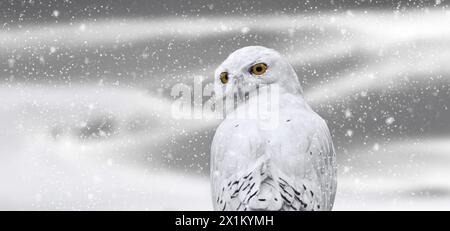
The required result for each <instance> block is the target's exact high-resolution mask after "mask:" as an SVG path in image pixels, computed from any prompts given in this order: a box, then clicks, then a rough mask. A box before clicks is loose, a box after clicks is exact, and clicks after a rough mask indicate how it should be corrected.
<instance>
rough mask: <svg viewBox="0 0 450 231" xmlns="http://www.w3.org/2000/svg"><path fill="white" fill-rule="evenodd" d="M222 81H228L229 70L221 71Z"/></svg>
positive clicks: (224, 82)
mask: <svg viewBox="0 0 450 231" xmlns="http://www.w3.org/2000/svg"><path fill="white" fill-rule="evenodd" d="M220 81H221V82H222V83H223V84H226V83H228V73H227V72H222V73H220Z"/></svg>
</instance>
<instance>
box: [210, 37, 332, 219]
mask: <svg viewBox="0 0 450 231" xmlns="http://www.w3.org/2000/svg"><path fill="white" fill-rule="evenodd" d="M214 84H215V87H216V95H218V96H220V97H225V96H227V95H231V94H234V93H235V92H236V93H237V95H240V96H243V95H244V96H247V97H244V99H245V100H243V101H242V102H239V103H238V104H237V106H235V108H234V110H231V111H228V110H227V113H226V118H225V120H224V121H223V122H222V123H221V124H220V126H219V127H218V128H217V130H216V133H215V136H214V140H213V143H212V147H211V186H212V199H213V205H214V209H215V210H249V211H250V210H300V211H308V210H331V209H332V207H333V203H334V198H335V194H336V185H337V183H336V161H335V151H334V147H333V142H332V140H331V136H330V132H329V130H328V127H327V124H326V122H325V121H324V120H323V119H322V118H321V117H320V116H319V115H318V114H316V113H315V112H314V111H313V110H312V109H311V107H310V106H309V105H308V104H307V103H306V102H305V100H304V99H303V96H302V93H303V92H302V88H301V86H300V83H299V81H298V77H297V75H296V73H295V71H294V69H293V68H292V66H291V65H290V64H289V63H288V62H287V61H286V60H285V59H284V58H283V57H282V56H281V55H280V54H279V53H278V52H276V51H275V50H273V49H268V48H265V47H261V46H249V47H244V48H241V49H239V50H237V51H235V52H233V53H232V54H230V55H229V57H228V58H227V59H226V60H225V61H224V62H223V63H222V64H221V65H220V66H219V67H218V68H217V70H216V72H215V83H214ZM275 85H276V86H277V89H278V90H277V91H276V92H275V93H276V94H278V95H277V102H276V103H273V105H275V106H276V110H271V111H270V112H269V116H272V117H271V118H272V120H273V119H274V118H275V120H276V121H275V122H276V123H275V126H270V127H269V128H267V127H265V125H267V123H268V121H267V118H266V117H265V118H266V119H264V118H259V117H257V118H254V117H252V118H247V117H240V116H236V115H237V114H239V113H241V114H239V115H242V113H244V114H245V113H249V112H250V114H251V113H252V112H253V113H258V111H255V110H258V109H255V108H256V107H253V106H254V105H255V104H258V102H265V101H266V100H267V99H268V98H267V94H268V93H264V94H263V93H261V94H254V93H255V92H257V93H259V92H263V91H261V89H264V88H267V87H271V86H275ZM266 92H271V91H266ZM275 93H273V94H275ZM271 113H272V114H271ZM272 122H273V121H272Z"/></svg>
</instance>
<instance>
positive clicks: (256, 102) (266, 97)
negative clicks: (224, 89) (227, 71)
mask: <svg viewBox="0 0 450 231" xmlns="http://www.w3.org/2000/svg"><path fill="white" fill-rule="evenodd" d="M229 99H230V98H228V100H229ZM236 100H237V101H236ZM292 100H295V101H296V102H305V101H304V99H303V95H302V91H301V88H295V87H290V88H286V87H284V86H283V85H281V84H268V85H264V86H260V87H259V88H258V89H254V90H252V91H250V92H249V94H248V95H247V96H246V98H245V99H243V98H238V99H236V98H235V99H234V101H227V103H226V105H225V108H226V112H225V114H226V116H227V117H228V115H229V114H233V113H235V112H236V111H238V112H239V113H244V114H245V113H247V112H249V111H250V112H252V111H253V112H255V111H261V109H262V110H272V111H266V112H265V113H273V112H277V110H278V108H279V106H280V104H285V103H284V102H286V101H292ZM273 110H275V111H273Z"/></svg>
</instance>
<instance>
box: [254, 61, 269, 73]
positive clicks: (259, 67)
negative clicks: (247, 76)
mask: <svg viewBox="0 0 450 231" xmlns="http://www.w3.org/2000/svg"><path fill="white" fill-rule="evenodd" d="M266 71H267V64H265V63H257V64H255V65H253V66H252V67H250V73H252V74H254V75H262V74H264V73H266Z"/></svg>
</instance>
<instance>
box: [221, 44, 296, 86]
mask: <svg viewBox="0 0 450 231" xmlns="http://www.w3.org/2000/svg"><path fill="white" fill-rule="evenodd" d="M214 81H215V87H216V93H222V94H224V95H229V94H234V93H238V94H239V95H242V94H246V93H249V92H251V91H254V90H255V89H256V88H257V87H261V86H263V85H270V84H279V85H280V87H284V88H286V90H292V91H299V89H300V92H301V88H300V84H299V82H298V79H297V75H296V74H295V71H294V70H293V68H292V67H291V65H290V64H289V63H288V62H287V61H286V60H285V59H284V58H283V57H282V56H281V55H280V54H279V53H278V52H276V51H275V50H273V49H269V48H266V47H262V46H249V47H244V48H241V49H239V50H236V51H235V52H233V53H231V54H230V55H229V56H228V58H227V59H226V60H225V61H224V62H223V63H222V64H221V65H220V66H219V67H218V68H217V69H216V71H215V80H214ZM295 88H298V89H295ZM217 91H219V92H217Z"/></svg>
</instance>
